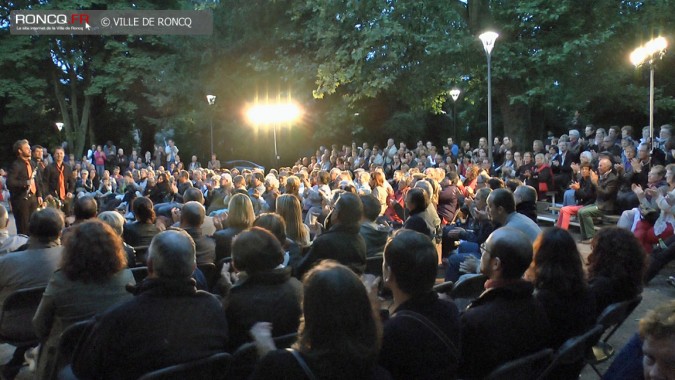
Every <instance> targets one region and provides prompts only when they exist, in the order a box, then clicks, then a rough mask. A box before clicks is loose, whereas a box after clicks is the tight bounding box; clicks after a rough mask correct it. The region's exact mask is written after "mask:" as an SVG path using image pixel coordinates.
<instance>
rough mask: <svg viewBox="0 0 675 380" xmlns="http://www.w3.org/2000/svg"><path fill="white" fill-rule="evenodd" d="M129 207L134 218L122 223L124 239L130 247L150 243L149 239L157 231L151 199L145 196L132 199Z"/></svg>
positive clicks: (150, 239)
mask: <svg viewBox="0 0 675 380" xmlns="http://www.w3.org/2000/svg"><path fill="white" fill-rule="evenodd" d="M131 208H132V210H133V213H134V217H135V218H136V220H135V221H134V222H131V223H126V224H125V225H124V233H123V237H124V241H125V242H126V243H127V244H129V245H130V246H132V247H139V246H147V245H150V241H152V238H153V237H155V235H157V234H158V233H159V229H158V228H157V226H155V210H154V209H153V207H152V201H151V200H150V199H148V198H145V197H138V198H136V199H134V201H133V203H132V204H131Z"/></svg>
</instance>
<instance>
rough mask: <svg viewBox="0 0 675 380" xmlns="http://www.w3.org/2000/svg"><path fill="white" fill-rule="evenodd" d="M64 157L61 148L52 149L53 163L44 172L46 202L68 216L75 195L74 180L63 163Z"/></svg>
mask: <svg viewBox="0 0 675 380" xmlns="http://www.w3.org/2000/svg"><path fill="white" fill-rule="evenodd" d="M64 157H65V153H64V152H63V148H61V147H57V148H56V149H54V163H53V164H51V165H49V166H47V170H46V171H45V182H46V188H47V190H48V191H49V194H48V195H47V196H46V200H47V201H49V202H54V203H55V204H56V205H57V206H58V207H59V208H60V209H61V210H62V211H64V212H65V213H66V214H68V213H69V212H67V211H68V210H70V205H71V203H72V199H73V194H74V193H75V179H74V178H73V172H72V170H71V169H70V168H69V167H68V165H65V164H64V163H63V158H64Z"/></svg>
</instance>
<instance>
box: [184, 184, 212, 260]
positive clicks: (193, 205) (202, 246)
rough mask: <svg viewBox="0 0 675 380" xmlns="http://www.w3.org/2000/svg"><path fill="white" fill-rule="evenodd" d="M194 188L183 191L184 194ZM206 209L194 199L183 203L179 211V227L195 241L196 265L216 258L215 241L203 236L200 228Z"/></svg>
mask: <svg viewBox="0 0 675 380" xmlns="http://www.w3.org/2000/svg"><path fill="white" fill-rule="evenodd" d="M191 189H194V188H190V189H188V190H186V191H185V194H186V195H187V193H188V192H189V191H190V190H191ZM205 213H206V210H205V209H204V206H203V205H202V204H201V203H199V202H196V201H189V202H186V203H185V205H183V208H182V209H181V212H180V228H182V229H184V230H185V232H187V233H188V234H189V235H190V237H191V238H192V240H194V242H195V249H196V252H197V265H201V264H208V263H212V264H213V263H214V261H215V259H216V242H215V240H213V238H211V237H209V236H205V235H204V233H203V230H202V224H203V223H204V216H205Z"/></svg>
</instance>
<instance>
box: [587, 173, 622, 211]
mask: <svg viewBox="0 0 675 380" xmlns="http://www.w3.org/2000/svg"><path fill="white" fill-rule="evenodd" d="M592 186H593V188H594V189H595V193H596V195H597V197H596V199H595V204H596V205H597V206H598V210H600V211H602V212H604V213H606V214H611V213H613V212H614V211H615V205H614V203H615V201H616V194H617V193H618V192H619V177H617V175H616V174H615V173H614V171H610V172H609V173H605V174H604V175H600V176H599V178H598V184H597V185H592Z"/></svg>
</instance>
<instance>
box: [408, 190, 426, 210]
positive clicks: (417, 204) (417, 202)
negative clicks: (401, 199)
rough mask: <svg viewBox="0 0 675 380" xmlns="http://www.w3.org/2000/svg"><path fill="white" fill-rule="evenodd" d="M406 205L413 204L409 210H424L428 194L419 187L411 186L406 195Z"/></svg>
mask: <svg viewBox="0 0 675 380" xmlns="http://www.w3.org/2000/svg"><path fill="white" fill-rule="evenodd" d="M406 203H407V204H408V206H414V208H413V209H411V210H416V211H424V210H426V208H427V207H428V206H429V195H428V194H427V192H426V191H424V190H423V189H421V188H412V189H410V190H409V191H408V194H407V195H406Z"/></svg>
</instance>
